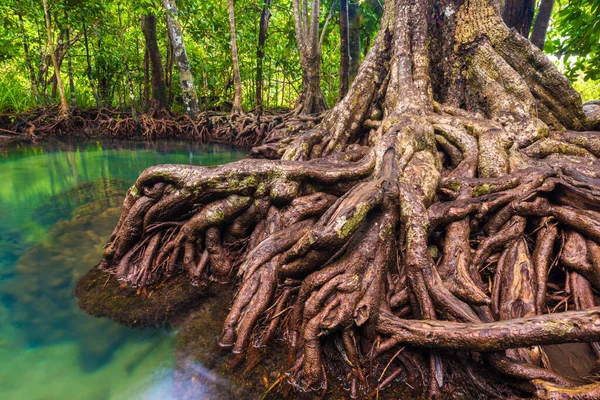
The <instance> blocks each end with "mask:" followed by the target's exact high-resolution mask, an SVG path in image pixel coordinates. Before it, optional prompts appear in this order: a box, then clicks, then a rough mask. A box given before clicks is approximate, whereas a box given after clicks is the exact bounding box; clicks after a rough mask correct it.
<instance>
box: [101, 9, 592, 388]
mask: <svg viewBox="0 0 600 400" xmlns="http://www.w3.org/2000/svg"><path fill="white" fill-rule="evenodd" d="M435 3H436V4H437V5H439V6H440V7H438V8H435V9H436V10H444V9H445V8H444V7H445V6H447V7H453V8H451V11H453V12H452V13H449V11H447V9H446V11H445V14H444V15H443V16H442V15H438V16H439V18H449V16H451V15H454V14H456V17H455V18H456V19H453V20H452V21H453V25H451V27H452V29H454V32H453V35H454V36H453V37H454V38H455V40H456V42H455V43H454V44H453V46H452V48H447V47H444V48H443V49H442V50H441V53H440V56H441V57H443V56H445V55H449V54H451V55H452V57H453V58H452V59H453V60H455V62H456V65H454V66H452V69H453V70H455V71H461V72H460V73H459V74H458V75H451V77H450V78H448V77H447V78H446V79H447V80H448V79H449V80H450V81H451V82H449V83H448V81H447V82H446V84H447V86H448V87H447V88H446V91H445V92H444V93H440V92H439V91H436V93H435V97H436V100H435V101H434V100H433V93H432V92H433V91H434V90H435V89H436V88H435V85H437V84H439V82H438V81H436V79H439V76H438V77H435V76H433V77H432V73H431V72H430V67H429V57H433V56H430V55H429V54H428V49H427V46H428V44H427V40H425V39H426V37H427V32H428V29H434V28H435V27H431V26H430V27H429V28H428V27H427V24H426V23H425V21H424V18H425V17H424V16H425V15H426V14H427V12H430V11H431V10H429V9H428V8H425V7H427V2H419V1H417V2H409V1H404V0H396V1H391V2H386V3H385V6H386V9H385V13H384V17H383V22H382V28H381V30H380V33H379V35H378V37H377V39H376V40H375V44H374V47H373V50H372V51H371V52H370V54H369V56H367V59H366V60H365V63H364V64H363V67H361V70H360V72H359V74H358V77H357V79H356V83H355V84H354V85H353V87H352V88H351V89H350V92H349V94H348V96H347V97H346V98H345V99H344V100H343V101H342V102H341V103H340V104H339V105H338V106H337V107H336V108H335V109H334V110H332V111H331V112H330V113H329V114H327V115H326V116H325V117H324V119H323V121H321V123H320V124H319V125H317V126H315V127H314V128H311V129H298V131H299V132H297V133H293V132H295V131H296V130H295V129H292V130H291V131H292V134H291V135H290V134H289V132H288V133H286V134H282V135H281V136H277V135H279V134H280V133H278V134H277V135H275V136H273V137H271V138H269V139H266V140H267V142H268V143H266V145H265V146H262V147H261V148H259V149H256V150H255V151H254V154H262V155H266V154H268V155H269V158H281V159H276V160H243V161H238V162H235V163H232V164H229V165H225V166H222V167H218V168H204V167H195V166H181V165H178V166H176V165H161V166H156V167H152V168H149V169H147V170H146V171H145V172H144V173H143V174H142V175H141V176H140V177H139V179H138V181H137V182H136V184H135V185H134V186H133V187H132V188H131V189H130V191H129V192H128V194H127V198H126V199H125V201H124V203H123V210H122V215H121V219H120V221H119V223H118V225H117V227H116V228H115V231H114V233H113V235H112V236H111V239H110V241H109V243H108V245H107V247H106V250H105V253H104V258H103V260H102V263H101V268H104V269H106V270H108V271H111V272H113V273H115V274H116V275H117V277H118V278H119V279H120V280H122V281H123V282H126V283H127V284H129V285H133V286H146V285H154V284H156V283H158V282H162V281H164V280H165V279H168V278H170V277H173V276H175V275H177V274H184V275H186V276H188V277H189V279H190V280H191V281H192V282H193V283H194V284H197V285H204V284H206V283H207V282H210V281H211V280H217V281H221V282H222V281H226V280H233V279H234V277H235V276H237V279H236V282H237V283H238V284H239V286H238V288H237V291H236V295H235V298H234V299H233V303H232V306H231V309H230V312H229V315H228V316H227V317H226V319H225V322H224V327H223V331H222V334H221V337H220V339H219V344H220V345H221V346H222V347H226V348H231V349H232V351H233V353H242V352H244V351H246V350H247V349H248V347H249V346H253V345H259V346H264V345H268V342H269V340H272V339H273V338H275V337H280V338H283V339H285V340H286V343H287V346H288V348H289V353H290V361H291V362H290V366H289V370H288V371H287V372H288V373H289V382H291V383H292V384H293V385H294V386H295V387H296V388H297V389H299V390H316V389H322V388H324V387H326V385H327V371H328V369H329V364H330V363H332V362H334V361H332V360H335V359H336V357H337V360H338V361H339V360H340V359H341V360H343V361H344V363H343V365H344V368H346V370H347V373H348V374H349V375H348V376H350V377H351V379H350V381H351V382H352V383H351V385H350V386H351V388H350V391H351V394H352V395H358V394H359V393H363V394H365V395H366V394H368V393H373V390H375V391H378V390H381V389H383V388H384V387H385V386H387V385H388V384H389V383H390V382H391V381H393V380H395V379H397V378H400V377H406V379H407V380H411V381H413V382H414V381H419V380H421V379H424V380H426V384H423V385H422V387H421V389H422V390H426V391H429V394H430V396H432V397H436V396H439V395H440V394H441V392H442V391H443V390H445V387H446V386H445V383H444V382H445V377H447V376H458V375H456V374H455V373H449V372H448V366H449V365H454V366H456V362H455V360H454V359H453V358H455V354H459V355H460V360H461V361H460V364H461V365H462V366H463V368H464V370H465V374H466V376H468V377H469V378H468V379H470V380H472V381H473V386H474V387H477V388H479V390H480V391H481V392H484V393H486V392H489V391H490V389H489V387H488V386H487V385H486V383H485V382H484V381H483V380H482V379H481V377H480V376H479V375H477V374H476V373H474V372H473V371H474V370H476V369H478V368H481V367H482V366H485V367H486V368H487V367H489V368H490V370H492V371H495V372H494V373H496V374H497V375H498V376H503V377H505V378H506V377H508V378H510V379H509V380H507V381H506V382H507V384H509V385H511V386H513V387H514V390H515V392H514V393H513V394H516V393H518V394H520V395H523V394H524V393H529V394H531V395H535V396H538V397H540V398H552V399H553V398H561V399H562V398H564V399H587V398H595V397H594V396H597V393H598V386H597V384H593V383H591V384H590V385H584V386H578V387H576V386H575V384H574V383H573V382H571V381H570V380H569V379H567V378H565V377H563V376H561V375H559V374H558V373H555V372H553V371H552V368H551V365H549V362H548V358H547V357H546V355H545V353H544V350H543V347H540V346H542V345H545V344H551V343H564V342H598V341H600V311H599V309H597V308H595V306H596V305H597V301H598V299H597V298H596V296H595V291H597V290H600V246H599V243H600V196H598V194H599V193H600V162H599V161H598V158H597V157H598V156H600V152H599V150H600V149H599V147H598V145H599V143H597V142H598V140H597V139H598V137H597V136H598V134H597V133H589V132H576V131H566V130H561V131H558V130H557V131H550V130H549V128H548V126H549V125H550V126H558V125H560V126H562V127H567V128H573V129H587V128H588V127H592V126H594V124H596V123H597V121H591V120H589V118H588V117H586V115H585V114H584V113H583V109H582V107H581V101H580V100H578V98H577V96H576V94H574V92H573V90H572V89H571V88H570V87H569V85H568V82H565V80H564V78H563V77H561V75H560V74H558V72H557V71H556V70H555V69H553V67H552V66H551V64H550V62H549V61H548V60H547V59H545V58H544V56H543V54H542V53H540V52H539V51H538V50H537V49H536V48H534V47H533V46H532V45H531V44H529V42H526V41H525V42H523V40H525V39H522V38H521V39H520V38H519V37H518V34H516V32H514V31H510V30H509V29H508V28H506V26H505V25H504V24H503V23H502V22H501V20H500V17H499V15H497V13H496V11H495V10H494V9H493V8H492V7H490V6H488V2H487V1H484V0H473V1H470V2H464V3H461V5H460V6H456V5H454V3H453V2H444V1H441V2H435ZM438 3H439V4H438ZM438 28H439V27H438ZM444 29H446V28H444ZM510 48H512V49H513V50H514V51H512V52H511V51H509V49H510ZM532 63H535V65H536V67H535V68H533V67H532V66H531V64H532ZM373 82H378V85H373ZM432 87H433V88H432ZM541 108H543V109H544V110H545V111H546V112H545V114H544V115H542V113H538V112H537V110H538V109H541ZM378 110H379V111H381V110H383V113H378V112H377V111H378ZM538 117H540V118H542V117H543V118H544V119H543V120H542V119H539V118H538ZM377 118H379V119H377ZM366 121H369V122H366ZM294 123H298V120H295V122H294ZM563 310H564V312H562V311H563ZM574 310H578V311H574ZM404 349H407V350H406V353H404ZM332 355H337V356H332ZM462 376H465V375H462ZM411 377H412V378H411Z"/></svg>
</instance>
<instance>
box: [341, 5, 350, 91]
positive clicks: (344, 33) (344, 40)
mask: <svg viewBox="0 0 600 400" xmlns="http://www.w3.org/2000/svg"><path fill="white" fill-rule="evenodd" d="M349 29H350V28H349V18H348V0H340V92H339V99H340V100H341V99H343V98H344V96H346V93H348V87H349V86H350V40H349V39H350V38H349V35H350V30H349Z"/></svg>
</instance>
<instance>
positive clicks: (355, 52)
mask: <svg viewBox="0 0 600 400" xmlns="http://www.w3.org/2000/svg"><path fill="white" fill-rule="evenodd" d="M360 13H361V11H360V6H359V5H358V3H355V2H353V1H351V2H350V4H349V5H348V20H349V38H348V44H349V47H350V68H349V75H350V83H352V82H353V81H354V78H355V77H356V74H357V72H358V67H359V66H360V54H361V50H360Z"/></svg>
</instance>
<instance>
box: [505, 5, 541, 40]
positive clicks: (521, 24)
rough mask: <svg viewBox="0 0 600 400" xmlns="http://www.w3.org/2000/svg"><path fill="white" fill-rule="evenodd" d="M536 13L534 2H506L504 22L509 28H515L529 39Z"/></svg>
mask: <svg viewBox="0 0 600 400" xmlns="http://www.w3.org/2000/svg"><path fill="white" fill-rule="evenodd" d="M534 13H535V1H534V0H506V2H505V5H504V14H503V17H504V22H505V23H506V25H508V27H509V28H515V29H516V30H517V32H519V33H520V34H521V36H523V37H529V30H530V29H531V23H532V21H533V14H534Z"/></svg>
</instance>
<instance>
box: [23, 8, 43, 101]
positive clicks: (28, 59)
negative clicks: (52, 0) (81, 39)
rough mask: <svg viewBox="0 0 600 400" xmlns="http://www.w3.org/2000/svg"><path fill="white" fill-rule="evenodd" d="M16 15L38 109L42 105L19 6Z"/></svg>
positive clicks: (32, 93)
mask: <svg viewBox="0 0 600 400" xmlns="http://www.w3.org/2000/svg"><path fill="white" fill-rule="evenodd" d="M17 15H18V16H19V27H20V28H21V38H22V40H23V53H24V55H25V63H26V64H27V69H28V70H29V80H30V82H31V95H32V96H33V98H34V100H35V103H36V104H37V106H38V107H39V106H41V105H42V102H41V100H40V95H39V93H38V87H37V79H36V74H35V70H34V68H33V63H32V62H31V57H30V56H29V43H28V41H27V34H26V33H25V24H24V23H23V12H22V11H21V7H20V6H18V8H17Z"/></svg>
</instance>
